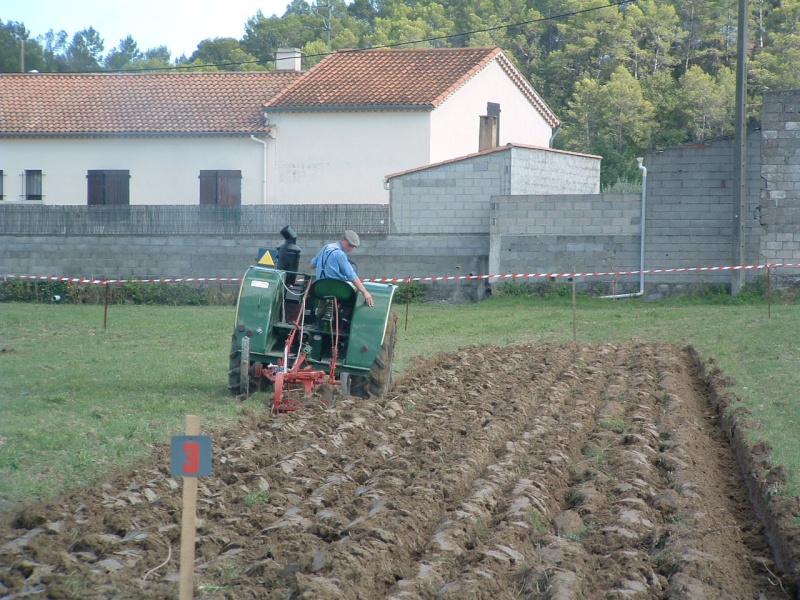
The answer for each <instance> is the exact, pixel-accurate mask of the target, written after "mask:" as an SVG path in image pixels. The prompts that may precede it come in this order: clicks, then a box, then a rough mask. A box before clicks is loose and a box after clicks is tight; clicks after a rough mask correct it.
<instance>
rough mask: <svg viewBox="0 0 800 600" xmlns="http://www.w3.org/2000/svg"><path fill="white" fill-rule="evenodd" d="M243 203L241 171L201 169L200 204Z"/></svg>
mask: <svg viewBox="0 0 800 600" xmlns="http://www.w3.org/2000/svg"><path fill="white" fill-rule="evenodd" d="M204 205H212V206H213V205H221V206H241V205H242V172H241V171H200V206H204Z"/></svg>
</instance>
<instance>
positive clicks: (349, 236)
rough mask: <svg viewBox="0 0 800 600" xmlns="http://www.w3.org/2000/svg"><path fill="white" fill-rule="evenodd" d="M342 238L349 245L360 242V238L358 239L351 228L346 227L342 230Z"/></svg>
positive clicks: (356, 244) (355, 244)
mask: <svg viewBox="0 0 800 600" xmlns="http://www.w3.org/2000/svg"><path fill="white" fill-rule="evenodd" d="M344 239H346V240H347V243H348V244H350V245H351V246H358V245H359V244H360V243H361V240H360V239H358V234H357V233H356V232H355V231H353V230H352V229H347V230H346V231H345V232H344Z"/></svg>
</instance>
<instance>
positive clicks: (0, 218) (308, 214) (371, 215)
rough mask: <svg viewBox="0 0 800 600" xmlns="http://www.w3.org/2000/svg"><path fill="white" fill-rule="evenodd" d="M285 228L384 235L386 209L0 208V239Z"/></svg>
mask: <svg viewBox="0 0 800 600" xmlns="http://www.w3.org/2000/svg"><path fill="white" fill-rule="evenodd" d="M288 224H291V225H292V228H293V229H294V230H295V231H296V232H298V233H301V234H319V235H338V234H340V233H341V232H342V231H343V230H345V229H354V230H356V231H358V232H359V233H364V234H386V233H389V206H388V205H383V204H298V205H285V204H283V205H274V206H270V205H266V206H265V205H248V206H165V205H158V206H155V205H154V206H147V205H138V206H42V205H39V206H27V205H5V206H3V205H0V235H193V234H197V235H260V234H263V233H264V232H265V231H269V232H273V231H279V230H280V229H281V228H282V227H283V226H284V225H288Z"/></svg>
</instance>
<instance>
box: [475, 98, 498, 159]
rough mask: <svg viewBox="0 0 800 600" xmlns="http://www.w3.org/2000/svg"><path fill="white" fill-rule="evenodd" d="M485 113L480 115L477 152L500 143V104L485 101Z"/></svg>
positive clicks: (495, 146)
mask: <svg viewBox="0 0 800 600" xmlns="http://www.w3.org/2000/svg"><path fill="white" fill-rule="evenodd" d="M486 113H487V114H486V115H485V116H483V117H481V118H480V119H481V128H480V132H479V134H478V152H483V151H484V150H490V149H491V148H497V146H499V145H500V105H499V104H497V103H496V102H487V103H486Z"/></svg>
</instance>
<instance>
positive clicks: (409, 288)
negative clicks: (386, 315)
mask: <svg viewBox="0 0 800 600" xmlns="http://www.w3.org/2000/svg"><path fill="white" fill-rule="evenodd" d="M424 297H425V286H424V285H422V284H421V283H420V282H419V281H408V282H405V283H401V284H400V285H398V286H397V291H396V292H395V293H394V299H393V300H392V302H394V303H397V304H405V303H406V302H410V303H412V304H415V303H418V302H422V300H423V298H424Z"/></svg>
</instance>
